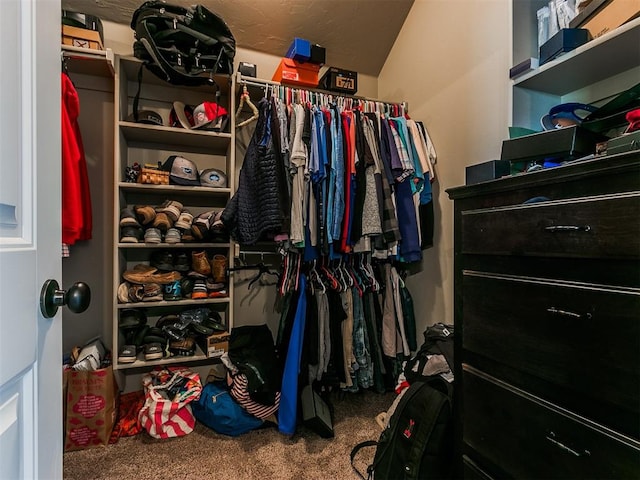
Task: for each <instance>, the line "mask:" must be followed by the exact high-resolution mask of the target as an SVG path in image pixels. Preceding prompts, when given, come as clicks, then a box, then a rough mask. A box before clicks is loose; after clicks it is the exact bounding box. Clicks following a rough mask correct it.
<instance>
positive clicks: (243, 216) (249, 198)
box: [222, 99, 289, 245]
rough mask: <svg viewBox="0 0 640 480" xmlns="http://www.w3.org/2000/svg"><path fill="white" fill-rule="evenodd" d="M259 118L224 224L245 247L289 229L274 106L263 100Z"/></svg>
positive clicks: (285, 186) (223, 220)
mask: <svg viewBox="0 0 640 480" xmlns="http://www.w3.org/2000/svg"><path fill="white" fill-rule="evenodd" d="M258 110H259V111H260V118H259V119H258V123H257V125H256V129H255V132H254V133H253V137H251V141H250V142H249V146H248V147H247V152H246V154H245V157H244V163H243V165H242V168H241V169H240V176H239V180H238V190H237V191H236V193H235V194H234V196H233V197H232V198H231V200H229V203H228V204H227V206H226V208H225V209H224V212H223V213H222V222H223V223H224V224H225V226H226V227H227V228H228V229H229V233H230V235H231V237H232V238H233V239H234V240H236V241H237V242H239V243H240V244H242V245H251V244H254V243H256V242H257V241H258V240H260V239H264V238H265V237H268V236H273V235H276V234H278V233H282V232H283V231H285V229H286V224H287V217H288V215H287V212H288V210H289V199H288V193H287V185H286V172H285V171H284V166H283V164H282V159H281V158H280V152H279V151H278V149H276V148H275V146H274V142H273V135H272V132H271V106H270V103H269V101H268V100H265V99H262V100H261V101H260V103H259V104H258Z"/></svg>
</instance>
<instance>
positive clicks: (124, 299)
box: [118, 282, 131, 303]
mask: <svg viewBox="0 0 640 480" xmlns="http://www.w3.org/2000/svg"><path fill="white" fill-rule="evenodd" d="M129 288H131V284H130V283H129V282H122V283H121V284H120V285H119V286H118V303H129V302H130V299H129Z"/></svg>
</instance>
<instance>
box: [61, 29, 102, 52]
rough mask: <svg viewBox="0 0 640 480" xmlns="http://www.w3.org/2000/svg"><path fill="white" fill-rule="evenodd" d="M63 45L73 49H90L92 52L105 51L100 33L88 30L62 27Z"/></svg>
mask: <svg viewBox="0 0 640 480" xmlns="http://www.w3.org/2000/svg"><path fill="white" fill-rule="evenodd" d="M62 44H63V45H71V46H72V47H82V48H90V49H92V50H104V48H103V46H102V40H101V39H100V33H98V32H96V31H95V30H89V29H88V28H79V27H72V26H71V25H62Z"/></svg>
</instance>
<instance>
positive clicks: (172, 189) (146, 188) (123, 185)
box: [118, 182, 231, 197]
mask: <svg viewBox="0 0 640 480" xmlns="http://www.w3.org/2000/svg"><path fill="white" fill-rule="evenodd" d="M118 186H119V188H120V190H121V191H123V192H126V193H140V194H144V195H149V194H153V195H177V194H179V195H182V196H190V195H192V196H197V197H202V196H210V197H228V196H229V194H230V193H231V189H230V188H226V187H225V188H212V187H190V186H184V187H183V186H180V185H151V184H146V183H128V182H120V183H119V184H118Z"/></svg>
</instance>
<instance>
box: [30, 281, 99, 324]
mask: <svg viewBox="0 0 640 480" xmlns="http://www.w3.org/2000/svg"><path fill="white" fill-rule="evenodd" d="M89 303H91V289H90V288H89V285H87V284H86V283H84V282H76V283H74V284H73V285H71V287H70V288H69V289H68V290H61V289H60V285H58V282H56V281H55V280H51V279H50V280H47V281H46V282H44V285H43V286H42V291H41V292H40V311H41V312H42V315H44V317H45V318H51V317H53V316H54V315H55V314H56V312H57V311H58V307H62V306H63V305H66V306H67V307H68V308H69V310H71V311H72V312H73V313H81V312H84V311H85V310H86V309H87V308H89Z"/></svg>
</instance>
